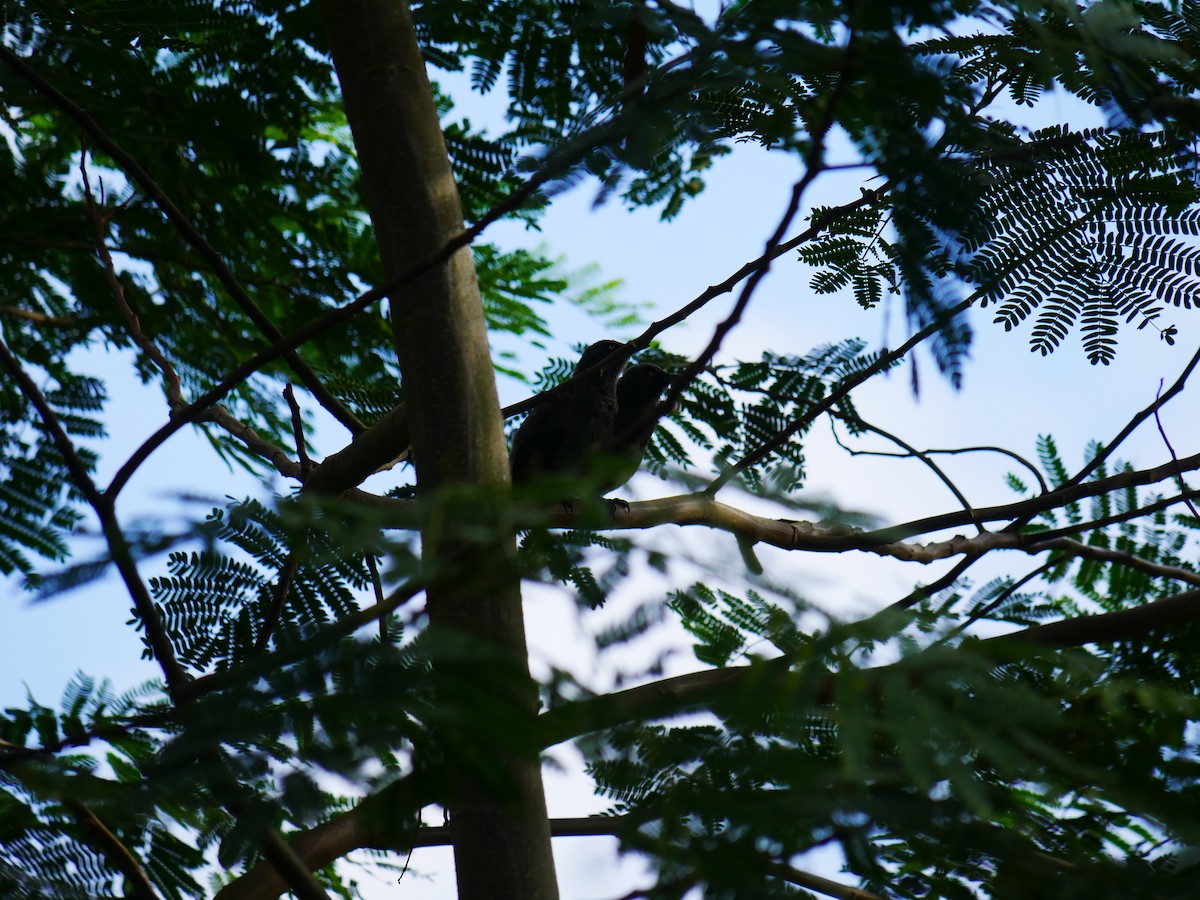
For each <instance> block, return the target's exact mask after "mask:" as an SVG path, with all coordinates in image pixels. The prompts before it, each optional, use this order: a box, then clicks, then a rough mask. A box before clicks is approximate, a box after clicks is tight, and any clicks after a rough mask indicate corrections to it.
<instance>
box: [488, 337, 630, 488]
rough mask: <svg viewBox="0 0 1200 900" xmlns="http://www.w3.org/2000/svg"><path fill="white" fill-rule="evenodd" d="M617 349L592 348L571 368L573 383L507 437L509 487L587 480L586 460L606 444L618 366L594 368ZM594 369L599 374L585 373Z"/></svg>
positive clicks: (609, 345) (614, 345)
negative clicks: (552, 479)
mask: <svg viewBox="0 0 1200 900" xmlns="http://www.w3.org/2000/svg"><path fill="white" fill-rule="evenodd" d="M622 346H624V345H623V344H622V343H621V342H620V341H607V340H606V341H597V342H596V343H594V344H592V345H591V346H590V347H588V348H587V349H586V350H584V351H583V353H582V355H580V357H579V362H577V363H576V364H575V375H574V376H573V377H576V381H575V383H574V384H573V385H571V386H570V388H569V389H568V390H567V391H565V392H564V393H562V394H560V395H559V396H557V397H553V398H551V399H550V400H547V401H546V402H545V403H543V404H542V405H541V406H537V407H534V408H533V410H532V411H530V413H529V415H528V416H527V417H526V418H525V421H524V422H522V423H521V427H520V428H518V429H517V433H516V434H515V435H513V445H512V453H511V454H510V455H509V470H510V472H511V474H512V481H513V484H526V483H528V482H530V481H532V480H534V479H535V478H537V477H539V476H543V475H561V476H571V475H586V474H587V471H588V464H589V462H590V459H591V458H592V457H593V456H594V455H595V454H596V453H597V451H600V450H601V449H603V448H604V447H605V446H606V445H607V444H608V443H609V442H611V440H612V436H613V423H614V422H615V420H616V416H617V392H616V385H617V376H618V375H620V373H621V366H622V364H623V360H614V361H612V362H610V363H609V364H608V365H606V366H601V365H600V364H601V363H603V362H604V361H605V360H606V359H607V358H608V357H609V356H611V355H612V353H613V351H614V350H617V349H619V348H621V347H622ZM597 367H600V371H598V372H591V371H590V370H592V369H595V368H597ZM589 372H590V374H588V373H589Z"/></svg>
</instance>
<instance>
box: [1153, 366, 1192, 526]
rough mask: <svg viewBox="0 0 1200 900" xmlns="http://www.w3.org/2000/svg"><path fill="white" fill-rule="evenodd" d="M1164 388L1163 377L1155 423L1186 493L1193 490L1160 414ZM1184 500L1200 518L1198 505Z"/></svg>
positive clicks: (1156, 407)
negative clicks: (1180, 466) (1185, 478)
mask: <svg viewBox="0 0 1200 900" xmlns="http://www.w3.org/2000/svg"><path fill="white" fill-rule="evenodd" d="M1162 389H1163V379H1161V378H1160V379H1158V393H1157V394H1155V395H1154V400H1155V403H1156V405H1155V407H1154V424H1156V425H1157V426H1158V433H1159V434H1161V435H1162V439H1163V443H1164V444H1166V445H1167V451H1168V452H1169V453H1170V454H1171V459H1172V460H1173V461H1174V463H1175V468H1176V470H1177V474H1176V476H1175V478H1176V480H1177V481H1178V482H1179V489H1180V490H1181V491H1183V492H1184V493H1185V494H1186V493H1188V492H1189V491H1190V490H1191V488H1189V487H1188V486H1187V482H1186V481H1184V480H1183V470H1182V469H1180V468H1179V457H1178V456H1176V454H1175V448H1174V447H1172V446H1171V439H1170V438H1169V437H1167V430H1166V429H1165V428H1163V423H1162V417H1161V416H1159V414H1158V412H1159V409H1160V408H1161V405H1159V404H1158V400H1159V398H1160V397H1161V396H1162ZM1183 502H1184V503H1186V504H1187V508H1188V509H1190V510H1191V511H1192V517H1193V518H1195V519H1200V512H1196V507H1195V506H1194V505H1193V504H1192V501H1191V500H1190V499H1185V500H1184V501H1183Z"/></svg>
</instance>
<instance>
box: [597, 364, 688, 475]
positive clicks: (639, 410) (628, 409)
mask: <svg viewBox="0 0 1200 900" xmlns="http://www.w3.org/2000/svg"><path fill="white" fill-rule="evenodd" d="M674 381H675V376H674V375H671V374H670V373H669V372H665V371H663V370H662V369H660V368H659V367H658V366H656V365H654V364H653V363H638V364H637V365H636V366H630V367H629V368H628V369H626V370H625V374H624V375H622V376H621V380H620V381H618V382H617V417H616V419H615V420H614V422H613V430H612V438H611V439H610V440H609V442H608V443H607V445H606V446H605V447H604V460H603V463H602V464H603V465H604V466H605V469H604V472H603V475H604V480H603V485H604V487H603V490H602V491H601V493H604V494H607V493H608V492H609V491H612V490H616V489H617V488H619V487H620V486H621V485H623V484H624V483H625V482H627V481H628V480H629V479H630V478H632V477H633V476H634V474H636V473H637V470H638V469H639V468H640V467H641V465H642V458H643V457H644V456H645V455H646V447H647V446H648V445H649V443H650V436H651V435H652V434H654V429H655V428H656V427H657V426H658V419H657V418H656V417H655V416H654V408H655V407H656V406H658V401H659V399H660V398H661V397H662V394H663V391H665V390H666V389H667V388H668V387H669V386H670V385H671V384H672V383H673V382H674Z"/></svg>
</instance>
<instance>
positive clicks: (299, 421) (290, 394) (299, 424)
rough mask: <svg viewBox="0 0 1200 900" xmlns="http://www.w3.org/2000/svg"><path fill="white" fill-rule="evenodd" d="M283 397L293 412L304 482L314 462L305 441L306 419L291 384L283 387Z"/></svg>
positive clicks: (301, 475) (294, 435)
mask: <svg viewBox="0 0 1200 900" xmlns="http://www.w3.org/2000/svg"><path fill="white" fill-rule="evenodd" d="M283 397H284V399H285V400H287V405H288V408H289V409H290V410H291V411H292V437H293V438H294V439H295V441H296V456H297V458H298V459H299V460H300V480H301V481H303V480H304V479H306V478H307V477H308V473H309V472H311V471H312V467H313V461H312V460H311V459H309V458H308V448H307V447H306V446H305V440H304V418H303V416H301V414H300V404H299V403H297V402H296V392H295V391H294V390H292V385H291V383H290V382H289V383H288V384H286V385H284V387H283Z"/></svg>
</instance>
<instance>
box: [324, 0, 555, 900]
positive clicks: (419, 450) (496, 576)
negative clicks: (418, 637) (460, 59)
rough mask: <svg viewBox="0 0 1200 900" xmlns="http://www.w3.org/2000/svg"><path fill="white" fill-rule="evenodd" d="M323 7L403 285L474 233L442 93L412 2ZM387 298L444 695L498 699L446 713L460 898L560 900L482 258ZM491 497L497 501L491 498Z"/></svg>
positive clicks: (355, 0)
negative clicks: (450, 150)
mask: <svg viewBox="0 0 1200 900" xmlns="http://www.w3.org/2000/svg"><path fill="white" fill-rule="evenodd" d="M320 9H321V14H322V18H323V21H324V25H325V30H326V34H327V35H328V38H329V43H330V47H331V50H332V52H333V60H334V64H335V66H336V67H337V73H338V79H339V81H340V82H341V87H342V94H343V97H344V101H345V105H346V113H347V117H348V119H349V122H350V127H351V130H352V132H353V134H354V143H355V146H356V148H357V151H358V162H359V166H360V168H361V170H362V179H363V189H364V193H365V197H366V201H367V206H368V209H369V210H370V214H371V220H372V222H373V223H374V226H375V238H376V241H377V243H378V246H379V252H380V256H381V258H382V261H383V267H384V275H385V278H393V277H395V276H397V275H399V274H400V273H402V272H403V271H404V270H405V269H406V268H408V267H409V266H411V265H412V264H413V263H416V262H419V261H421V260H423V259H426V258H428V257H430V256H432V255H433V254H434V253H435V252H436V251H437V250H438V248H439V247H441V246H442V245H443V244H444V243H445V241H446V239H447V238H448V237H450V236H451V235H453V234H455V233H456V232H458V231H459V230H460V229H461V228H462V210H461V206H460V204H459V199H458V192H457V189H456V187H455V183H454V176H453V173H452V171H451V168H450V162H449V158H448V156H447V153H446V147H445V143H444V141H443V138H442V132H441V125H440V123H439V121H438V117H437V111H436V109H435V107H434V103H433V94H432V89H431V87H430V84H429V79H428V76H427V74H426V71H425V65H424V62H423V61H422V59H421V54H420V50H419V48H418V45H417V39H416V33H415V31H414V28H413V23H412V18H411V14H410V12H409V9H408V5H407V3H404V2H400V0H351V2H345V0H322V2H321V3H320ZM390 302H391V311H392V322H393V327H394V333H395V340H396V349H397V352H398V354H399V358H400V367H401V371H402V372H403V376H404V385H403V387H404V402H405V405H406V407H407V409H408V415H409V424H410V426H411V434H412V450H413V458H414V461H415V463H416V468H417V487H418V492H419V494H420V496H421V497H422V499H423V501H424V502H425V504H426V505H427V515H428V519H427V520H426V521H428V522H430V523H436V527H434V526H432V525H431V526H430V527H427V528H426V529H424V531H423V534H422V540H423V545H422V554H423V559H424V563H425V568H426V571H427V573H428V577H429V578H430V579H431V581H430V588H429V591H428V607H429V616H430V628H431V630H432V631H433V632H435V634H434V635H431V638H435V639H434V640H433V641H432V642H431V643H432V646H434V647H435V648H436V647H439V646H440V647H452V648H453V647H457V648H459V650H458V651H457V654H456V655H455V657H454V658H453V659H450V658H447V657H445V656H438V657H436V659H435V665H434V679H435V685H436V686H438V687H439V688H441V689H443V690H445V691H446V694H445V695H443V696H446V699H447V700H448V699H449V696H448V695H449V693H450V692H453V693H454V694H455V696H456V697H461V696H462V693H461V692H462V691H464V690H466V691H469V692H471V693H472V694H473V695H475V696H477V697H478V695H487V699H488V701H489V702H488V703H487V704H485V705H484V706H483V709H484V712H483V713H470V714H468V715H465V716H458V717H453V716H449V717H447V720H448V721H451V722H453V724H452V725H443V726H442V731H441V732H440V733H439V737H440V741H439V745H440V746H439V748H438V750H439V752H441V753H443V754H445V758H446V759H448V760H449V761H451V762H453V763H455V765H456V774H455V775H454V776H453V777H452V778H451V782H452V783H451V784H449V785H448V786H447V795H446V798H445V803H446V805H447V807H448V808H449V810H450V816H451V818H450V824H451V833H452V835H453V838H454V860H455V867H456V871H457V878H458V888H459V897H460V898H461V900H476V898H479V900H484V898H487V900H498V898H509V897H511V898H514V900H516V898H522V900H537V898H556V897H557V896H558V887H557V882H556V878H555V873H554V864H553V857H552V856H551V849H550V828H549V822H548V818H547V815H546V801H545V794H544V790H543V787H542V778H541V769H540V765H539V761H538V754H537V751H536V748H534V747H533V746H532V735H533V720H534V716H535V715H536V712H537V709H536V706H537V694H536V690H535V689H534V685H533V682H532V680H531V679H530V677H529V670H528V662H527V653H526V644H525V630H524V622H523V620H522V616H521V596H520V581H519V578H518V575H517V571H516V567H515V564H514V555H515V554H514V548H513V537H512V533H511V530H508V529H505V528H504V527H503V525H502V523H503V517H502V516H503V509H502V508H503V494H504V492H505V490H506V482H507V478H508V474H507V455H506V453H505V449H504V434H503V423H502V421H501V418H500V414H499V404H498V401H497V396H496V386H495V376H494V373H493V370H492V365H491V358H490V354H489V350H488V343H487V329H486V323H485V320H484V315H483V307H482V304H481V303H480V298H479V288H478V285H477V283H476V280H475V269H474V265H473V263H472V259H471V251H470V249H469V248H466V249H463V250H460V251H459V252H458V253H456V254H454V255H453V256H452V257H451V258H450V260H449V261H448V262H447V263H446V264H445V265H442V266H438V267H436V268H435V269H434V270H433V271H431V272H429V273H427V274H426V275H424V276H422V277H420V278H418V279H417V280H415V281H414V282H412V283H410V284H407V285H405V286H404V287H402V288H401V289H399V290H397V291H396V292H394V293H393V295H392V296H391V298H390ZM398 449H399V448H398ZM489 487H490V488H491V493H490V496H491V497H492V498H499V500H500V502H490V501H488V500H486V499H485V498H486V497H487V496H489V495H488V494H487V493H486V491H485V489H486V488H489ZM501 678H503V679H504V680H500V679H501ZM442 702H443V703H445V702H446V700H443V701H442ZM512 736H516V740H515V742H513V741H511V740H510V741H507V742H506V741H505V740H504V738H505V737H508V738H512ZM502 748H503V749H502ZM460 761H461V765H460V764H459V762H460Z"/></svg>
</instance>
